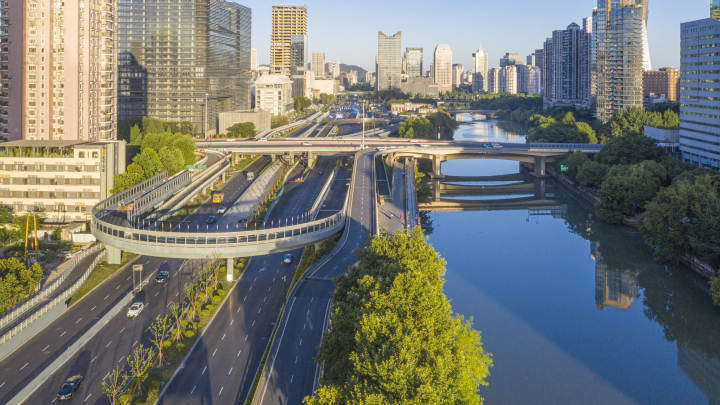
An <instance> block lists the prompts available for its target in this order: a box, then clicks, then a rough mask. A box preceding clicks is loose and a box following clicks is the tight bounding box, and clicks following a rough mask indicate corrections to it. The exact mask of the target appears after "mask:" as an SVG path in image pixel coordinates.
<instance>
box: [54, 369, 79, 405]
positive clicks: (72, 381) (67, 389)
mask: <svg viewBox="0 0 720 405" xmlns="http://www.w3.org/2000/svg"><path fill="white" fill-rule="evenodd" d="M84 379H85V378H84V377H83V376H81V375H79V374H78V375H74V376H72V377H68V379H67V380H65V382H64V383H63V385H62V386H61V387H60V391H58V393H57V399H59V400H61V401H65V400H68V399H70V398H72V396H73V394H75V391H77V390H78V388H80V383H81V382H83V380H84Z"/></svg>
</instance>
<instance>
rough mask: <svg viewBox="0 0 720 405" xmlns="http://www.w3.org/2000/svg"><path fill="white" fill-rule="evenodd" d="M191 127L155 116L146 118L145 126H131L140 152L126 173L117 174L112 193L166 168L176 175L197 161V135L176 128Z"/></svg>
mask: <svg viewBox="0 0 720 405" xmlns="http://www.w3.org/2000/svg"><path fill="white" fill-rule="evenodd" d="M188 129H190V128H189V127H186V126H183V125H178V124H175V123H166V122H163V121H161V120H158V119H156V118H143V120H142V130H141V129H140V127H139V126H138V125H134V126H133V127H131V128H130V145H133V146H139V147H140V153H138V154H137V155H135V156H134V157H133V160H132V163H130V164H129V165H128V167H127V169H126V170H125V173H123V174H121V175H116V176H115V186H114V187H113V189H112V193H113V194H115V193H118V192H120V191H122V190H125V189H126V188H128V187H132V186H134V185H135V184H138V183H141V182H142V181H144V180H147V179H149V178H150V177H152V176H154V175H156V174H158V173H160V172H162V171H163V170H167V171H168V175H173V174H175V173H177V172H179V171H181V170H183V169H184V168H185V165H188V164H192V163H193V162H195V139H194V138H193V136H192V135H191V132H179V131H177V132H174V130H188Z"/></svg>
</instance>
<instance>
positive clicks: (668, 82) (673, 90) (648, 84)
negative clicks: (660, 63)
mask: <svg viewBox="0 0 720 405" xmlns="http://www.w3.org/2000/svg"><path fill="white" fill-rule="evenodd" d="M679 83H680V71H679V70H677V69H673V68H669V67H665V68H660V70H647V71H645V72H643V96H644V97H650V95H651V94H656V95H659V94H663V95H665V98H667V99H668V100H669V101H672V102H674V103H676V102H677V101H678V85H679Z"/></svg>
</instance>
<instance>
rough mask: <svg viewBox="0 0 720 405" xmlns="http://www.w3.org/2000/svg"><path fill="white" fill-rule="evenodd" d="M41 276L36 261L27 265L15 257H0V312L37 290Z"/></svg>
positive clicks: (41, 273)
mask: <svg viewBox="0 0 720 405" xmlns="http://www.w3.org/2000/svg"><path fill="white" fill-rule="evenodd" d="M42 276H43V270H42V267H40V264H38V263H33V265H32V266H30V267H27V266H25V263H23V262H21V261H19V260H17V259H15V258H9V259H0V313H3V312H6V311H8V310H9V309H11V308H12V307H14V306H15V305H17V304H19V303H20V302H21V301H22V300H23V299H25V297H27V296H28V295H30V294H32V293H34V292H35V291H37V289H38V287H39V286H40V281H41V280H42Z"/></svg>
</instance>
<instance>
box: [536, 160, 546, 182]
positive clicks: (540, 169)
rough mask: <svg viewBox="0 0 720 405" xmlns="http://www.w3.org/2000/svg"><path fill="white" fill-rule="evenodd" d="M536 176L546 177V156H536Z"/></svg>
mask: <svg viewBox="0 0 720 405" xmlns="http://www.w3.org/2000/svg"><path fill="white" fill-rule="evenodd" d="M534 174H535V177H539V178H543V177H545V156H539V157H536V158H535V173H534Z"/></svg>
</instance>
